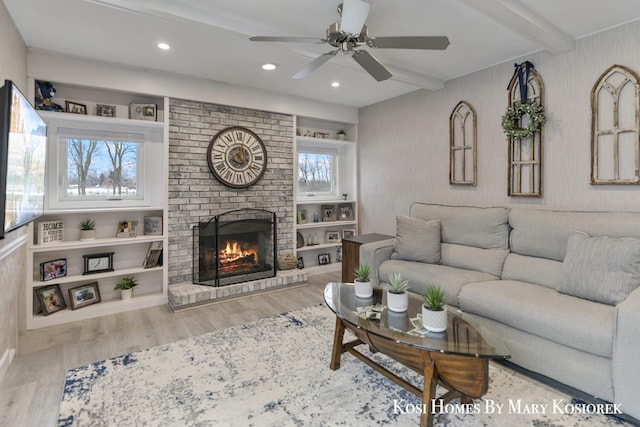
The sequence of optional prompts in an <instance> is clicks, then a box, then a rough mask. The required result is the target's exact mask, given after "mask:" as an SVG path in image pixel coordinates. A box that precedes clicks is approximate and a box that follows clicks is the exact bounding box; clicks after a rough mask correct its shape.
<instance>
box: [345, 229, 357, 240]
mask: <svg viewBox="0 0 640 427" xmlns="http://www.w3.org/2000/svg"><path fill="white" fill-rule="evenodd" d="M355 235H356V230H354V229H353V228H345V229H344V230H342V240H344V239H347V238H349V237H354V236H355Z"/></svg>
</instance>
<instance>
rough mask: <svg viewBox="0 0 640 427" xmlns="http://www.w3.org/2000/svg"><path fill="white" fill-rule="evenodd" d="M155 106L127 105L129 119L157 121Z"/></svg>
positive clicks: (156, 108) (156, 107)
mask: <svg viewBox="0 0 640 427" xmlns="http://www.w3.org/2000/svg"><path fill="white" fill-rule="evenodd" d="M157 110H158V106H157V105H156V104H129V118H130V119H136V120H149V121H152V122H156V121H158V116H157Z"/></svg>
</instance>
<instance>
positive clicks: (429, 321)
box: [422, 285, 447, 332]
mask: <svg viewBox="0 0 640 427" xmlns="http://www.w3.org/2000/svg"><path fill="white" fill-rule="evenodd" d="M422 325H423V326H424V328H425V329H426V330H427V331H431V332H444V331H446V330H447V307H446V306H445V305H444V291H443V290H442V288H440V287H439V286H435V285H431V286H429V287H428V288H427V291H426V292H425V294H424V304H422Z"/></svg>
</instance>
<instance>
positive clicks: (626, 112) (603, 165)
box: [591, 65, 640, 185]
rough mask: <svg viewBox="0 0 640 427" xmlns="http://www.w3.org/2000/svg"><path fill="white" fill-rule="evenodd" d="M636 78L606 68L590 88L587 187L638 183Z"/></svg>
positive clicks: (639, 93) (639, 94) (639, 91)
mask: <svg viewBox="0 0 640 427" xmlns="http://www.w3.org/2000/svg"><path fill="white" fill-rule="evenodd" d="M639 169H640V79H639V78H638V74H636V73H635V72H634V71H633V70H631V69H629V68H627V67H624V66H622V65H613V66H611V67H609V69H607V70H606V71H605V72H604V73H602V75H601V76H600V77H599V78H598V80H596V82H595V84H594V85H593V89H591V184H616V185H623V184H636V185H637V184H640V176H639V175H640V171H639Z"/></svg>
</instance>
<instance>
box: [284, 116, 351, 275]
mask: <svg viewBox="0 0 640 427" xmlns="http://www.w3.org/2000/svg"><path fill="white" fill-rule="evenodd" d="M339 131H344V135H342V136H339V135H338V132H339ZM356 141H357V127H356V126H355V125H354V124H349V123H338V122H327V121H322V120H318V119H312V118H307V117H297V119H296V157H298V155H299V153H305V152H315V153H320V154H332V155H335V156H336V159H337V160H336V161H335V162H334V163H333V164H332V168H335V170H333V172H334V174H333V180H334V181H333V182H332V185H331V187H332V191H331V192H318V193H313V192H303V191H301V189H300V187H299V185H298V182H297V181H296V183H295V185H294V186H295V189H296V205H295V215H296V220H295V224H296V225H295V231H296V237H297V245H296V246H297V250H296V252H297V256H298V257H299V258H302V262H303V263H304V266H305V268H308V267H313V268H326V269H332V268H339V266H340V261H341V260H342V237H343V236H344V235H355V234H357V233H358V212H357V208H358V203H357V194H356V189H357V186H356V167H357V164H356V148H357V142H356ZM296 164H298V162H297V160H296ZM297 172H298V173H296V175H295V178H296V180H298V178H299V171H297ZM326 261H329V263H328V264H324V263H325V262H326Z"/></svg>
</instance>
